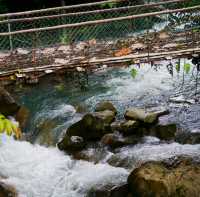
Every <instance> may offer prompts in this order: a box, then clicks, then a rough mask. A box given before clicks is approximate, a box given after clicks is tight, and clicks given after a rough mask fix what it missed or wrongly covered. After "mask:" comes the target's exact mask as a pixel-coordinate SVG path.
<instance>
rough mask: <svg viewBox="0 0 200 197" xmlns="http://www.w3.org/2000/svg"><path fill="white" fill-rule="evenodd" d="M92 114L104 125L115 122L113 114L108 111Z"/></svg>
mask: <svg viewBox="0 0 200 197" xmlns="http://www.w3.org/2000/svg"><path fill="white" fill-rule="evenodd" d="M93 114H94V115H95V116H96V117H98V118H100V119H102V120H103V121H104V122H105V123H106V124H111V123H112V122H113V121H114V120H115V113H114V112H113V111H110V110H105V111H100V112H95V113H93Z"/></svg>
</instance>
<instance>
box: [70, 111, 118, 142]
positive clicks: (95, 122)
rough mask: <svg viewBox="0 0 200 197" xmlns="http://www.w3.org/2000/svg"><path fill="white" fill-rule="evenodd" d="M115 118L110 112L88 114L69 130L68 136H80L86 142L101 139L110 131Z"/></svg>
mask: <svg viewBox="0 0 200 197" xmlns="http://www.w3.org/2000/svg"><path fill="white" fill-rule="evenodd" d="M114 118H115V114H114V113H113V112H112V111H108V110H106V111H103V112H95V113H88V114H86V115H85V116H84V117H83V118H82V119H81V120H80V121H78V122H76V123H75V124H73V125H71V126H70V127H69V128H68V130H67V135H68V136H80V137H83V138H84V139H85V140H97V139H100V138H101V137H102V136H103V135H104V134H105V133H106V132H107V133H108V132H109V131H110V124H111V122H112V121H113V120H114Z"/></svg>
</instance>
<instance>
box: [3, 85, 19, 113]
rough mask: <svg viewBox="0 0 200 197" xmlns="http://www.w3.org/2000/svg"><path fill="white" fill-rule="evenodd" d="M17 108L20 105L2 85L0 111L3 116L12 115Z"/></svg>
mask: <svg viewBox="0 0 200 197" xmlns="http://www.w3.org/2000/svg"><path fill="white" fill-rule="evenodd" d="M19 108H20V106H19V105H18V104H17V103H16V101H15V100H14V98H13V97H12V96H11V95H10V93H8V91H7V90H5V89H4V88H3V87H0V113H2V114H3V115H5V116H13V115H15V114H16V113H17V112H18V110H19Z"/></svg>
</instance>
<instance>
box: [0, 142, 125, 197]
mask: <svg viewBox="0 0 200 197" xmlns="http://www.w3.org/2000/svg"><path fill="white" fill-rule="evenodd" d="M0 172H1V176H5V177H8V178H7V179H4V181H5V182H6V183H8V184H11V185H13V186H15V187H16V189H17V191H18V192H19V197H83V196H85V194H86V193H87V191H88V190H90V189H91V188H98V187H99V186H103V185H107V184H111V185H118V184H121V183H124V182H125V181H126V179H127V176H128V172H127V170H125V169H123V168H116V167H112V166H110V165H108V164H93V163H89V162H86V161H75V160H72V159H71V157H70V156H68V155H66V154H64V153H63V152H61V151H59V150H58V149H57V148H46V147H43V146H40V145H32V144H30V143H29V142H18V141H14V140H12V139H9V140H6V141H5V142H3V144H1V147H0Z"/></svg>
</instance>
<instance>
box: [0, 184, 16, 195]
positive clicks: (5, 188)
mask: <svg viewBox="0 0 200 197" xmlns="http://www.w3.org/2000/svg"><path fill="white" fill-rule="evenodd" d="M17 196H18V194H17V191H16V189H15V188H14V187H12V186H10V185H7V184H5V183H3V182H0V197H17Z"/></svg>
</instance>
